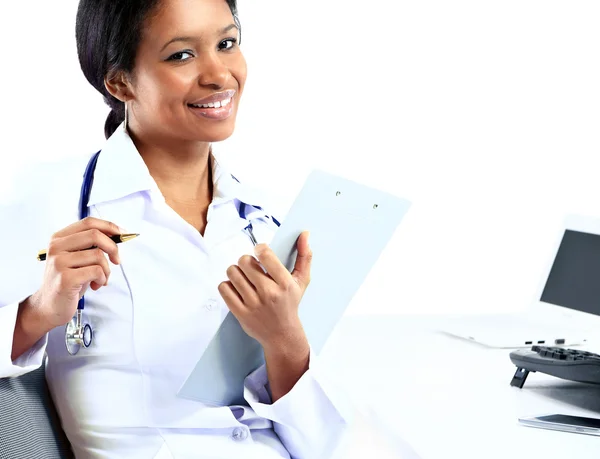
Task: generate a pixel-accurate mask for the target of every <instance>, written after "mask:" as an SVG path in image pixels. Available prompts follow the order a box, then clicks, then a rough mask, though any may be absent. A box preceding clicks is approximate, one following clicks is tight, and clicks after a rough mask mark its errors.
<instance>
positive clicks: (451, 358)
mask: <svg viewBox="0 0 600 459" xmlns="http://www.w3.org/2000/svg"><path fill="white" fill-rule="evenodd" d="M442 321H443V318H440V317H436V316H431V317H407V316H394V317H391V318H390V317H386V316H380V317H377V316H370V317H356V316H354V317H346V318H344V320H343V321H342V322H341V323H340V325H339V326H338V328H337V329H336V331H335V332H334V334H333V335H332V336H331V338H330V341H329V342H328V343H327V346H326V347H325V349H324V350H323V353H322V354H321V359H323V360H324V361H325V362H326V363H327V365H328V366H331V368H332V370H335V371H336V372H339V373H340V377H341V378H343V379H342V380H343V381H344V384H345V390H346V391H347V393H348V394H349V395H350V396H351V397H352V398H353V399H354V400H355V401H358V402H360V403H365V402H367V401H369V400H370V401H371V406H373V407H374V408H375V410H376V412H377V413H378V415H379V416H380V418H381V420H382V421H383V422H385V423H386V424H387V425H389V426H390V427H391V428H392V429H393V431H395V432H396V433H398V435H399V436H400V437H402V439H403V440H404V441H406V442H407V443H408V444H410V445H411V446H412V448H413V449H414V450H415V451H416V452H417V453H418V454H419V455H420V456H421V457H422V458H423V459H448V458H464V459H468V458H473V459H488V458H489V459H494V458H503V459H504V458H506V459H508V458H532V457H540V458H557V459H559V458H560V459H572V458H576V459H588V458H589V459H592V458H593V459H598V458H599V457H600V438H598V437H593V436H587V435H581V434H571V433H563V432H553V431H549V430H540V429H534V428H530V427H524V426H521V425H518V424H517V418H518V417H522V416H529V415H540V414H549V413H564V414H575V415H582V416H589V417H600V386H597V387H596V386H593V385H587V384H579V383H571V382H567V381H564V380H560V379H556V378H551V377H549V376H547V375H542V374H539V373H531V374H530V375H529V377H528V379H527V382H526V383H525V386H524V388H523V389H517V388H515V387H511V386H510V381H511V378H512V376H513V374H514V372H515V370H516V367H515V366H514V365H513V364H512V362H511V361H510V359H509V357H508V354H509V352H510V351H508V350H497V349H490V348H487V347H484V346H481V345H478V344H475V343H470V342H467V341H465V340H461V339H459V338H454V337H452V336H450V335H446V334H443V333H441V332H439V331H437V330H438V325H439V324H440V323H441V322H442ZM599 336H600V330H599ZM585 349H586V350H590V351H593V352H598V351H599V350H600V349H599V348H597V347H596V348H594V346H593V345H590V346H588V347H586V348H585ZM349 457H351V456H349ZM352 457H353V456H352Z"/></svg>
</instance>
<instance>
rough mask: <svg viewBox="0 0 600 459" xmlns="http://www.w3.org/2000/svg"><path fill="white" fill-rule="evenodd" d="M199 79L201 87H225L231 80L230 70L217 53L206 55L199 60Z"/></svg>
mask: <svg viewBox="0 0 600 459" xmlns="http://www.w3.org/2000/svg"><path fill="white" fill-rule="evenodd" d="M198 70H199V78H198V82H199V84H200V85H201V86H209V87H213V88H215V89H220V88H223V87H225V84H226V83H227V80H228V79H229V75H230V72H229V68H228V67H227V66H226V65H225V64H224V63H223V61H222V60H221V59H220V57H219V55H218V54H217V53H208V54H205V55H204V57H203V59H200V60H199V68H198Z"/></svg>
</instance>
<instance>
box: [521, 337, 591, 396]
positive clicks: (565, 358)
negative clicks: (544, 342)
mask: <svg viewBox="0 0 600 459" xmlns="http://www.w3.org/2000/svg"><path fill="white" fill-rule="evenodd" d="M510 360H511V361H512V363H514V364H515V365H516V366H517V371H516V373H515V375H514V376H513V379H512V381H511V382H510V385H511V386H515V387H518V388H519V389H521V388H522V387H523V385H524V384H525V380H526V379H527V376H528V375H529V373H535V372H539V373H544V374H547V375H550V376H555V377H557V378H561V379H566V380H568V381H576V382H582V383H591V384H600V355H599V354H593V353H591V352H586V351H582V350H579V349H568V348H563V347H556V346H532V347H531V349H519V350H516V351H512V352H511V353H510Z"/></svg>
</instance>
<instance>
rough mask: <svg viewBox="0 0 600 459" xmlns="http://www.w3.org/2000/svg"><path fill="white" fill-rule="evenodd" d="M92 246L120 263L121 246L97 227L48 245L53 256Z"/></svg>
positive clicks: (49, 252)
mask: <svg viewBox="0 0 600 459" xmlns="http://www.w3.org/2000/svg"><path fill="white" fill-rule="evenodd" d="M91 247H98V248H99V249H101V250H102V251H103V252H105V253H106V254H108V256H109V258H110V261H112V262H113V263H114V264H119V263H120V261H121V260H120V258H119V247H118V246H117V244H116V243H115V242H114V241H113V240H112V239H111V238H110V237H108V236H107V235H106V234H105V233H103V232H102V231H100V230H99V229H97V228H93V229H90V230H86V231H82V232H80V233H75V234H72V235H70V236H66V237H63V238H60V239H55V240H54V241H52V242H51V243H50V247H48V254H49V256H52V255H54V254H58V253H61V252H75V251H78V250H87V249H90V248H91Z"/></svg>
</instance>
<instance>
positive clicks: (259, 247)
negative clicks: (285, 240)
mask: <svg viewBox="0 0 600 459" xmlns="http://www.w3.org/2000/svg"><path fill="white" fill-rule="evenodd" d="M265 250H267V244H265V243H260V244H257V245H255V246H254V253H255V254H256V255H257V256H258V255H261V254H262V253H263V252H264V251H265Z"/></svg>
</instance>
